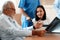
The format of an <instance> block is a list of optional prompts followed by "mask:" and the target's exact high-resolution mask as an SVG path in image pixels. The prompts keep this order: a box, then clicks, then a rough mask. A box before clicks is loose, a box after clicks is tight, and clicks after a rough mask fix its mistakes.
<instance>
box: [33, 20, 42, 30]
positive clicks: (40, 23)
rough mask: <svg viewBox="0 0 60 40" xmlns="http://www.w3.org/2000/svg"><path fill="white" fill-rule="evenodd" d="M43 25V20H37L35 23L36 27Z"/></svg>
mask: <svg viewBox="0 0 60 40" xmlns="http://www.w3.org/2000/svg"><path fill="white" fill-rule="evenodd" d="M42 26H43V22H41V21H37V22H36V23H35V24H34V27H35V29H39V28H41V27H42Z"/></svg>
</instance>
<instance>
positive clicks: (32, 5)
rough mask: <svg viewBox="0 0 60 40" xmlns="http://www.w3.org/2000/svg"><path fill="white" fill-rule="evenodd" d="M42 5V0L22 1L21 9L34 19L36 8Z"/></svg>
mask: <svg viewBox="0 0 60 40" xmlns="http://www.w3.org/2000/svg"><path fill="white" fill-rule="evenodd" d="M38 5H40V0H20V3H19V8H23V9H24V11H25V12H26V13H27V14H28V16H30V17H31V18H34V15H35V10H36V7H37V6H38Z"/></svg>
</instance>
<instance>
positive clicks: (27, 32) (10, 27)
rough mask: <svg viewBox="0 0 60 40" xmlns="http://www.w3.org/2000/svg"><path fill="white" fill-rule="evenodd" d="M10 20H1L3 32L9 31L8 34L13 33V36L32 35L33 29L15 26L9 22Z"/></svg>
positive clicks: (0, 28) (0, 26)
mask: <svg viewBox="0 0 60 40" xmlns="http://www.w3.org/2000/svg"><path fill="white" fill-rule="evenodd" d="M7 21H8V20H4V19H1V20H0V30H2V31H3V32H5V33H6V32H7V33H8V34H11V35H13V36H23V37H24V36H31V35H32V31H31V30H23V29H20V30H19V29H18V28H15V27H13V25H11V24H10V23H8V22H7Z"/></svg>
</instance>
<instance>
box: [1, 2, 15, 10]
mask: <svg viewBox="0 0 60 40" xmlns="http://www.w3.org/2000/svg"><path fill="white" fill-rule="evenodd" d="M11 4H13V6H14V3H13V2H11V1H7V2H5V4H4V5H3V9H2V11H3V10H5V9H7V8H9V7H10V6H11ZM14 8H15V7H14Z"/></svg>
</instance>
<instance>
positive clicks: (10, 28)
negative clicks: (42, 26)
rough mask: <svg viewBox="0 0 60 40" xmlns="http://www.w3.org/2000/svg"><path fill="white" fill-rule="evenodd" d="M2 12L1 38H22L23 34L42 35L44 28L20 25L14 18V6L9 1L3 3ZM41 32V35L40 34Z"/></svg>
mask: <svg viewBox="0 0 60 40" xmlns="http://www.w3.org/2000/svg"><path fill="white" fill-rule="evenodd" d="M2 12H3V14H2V15H1V16H0V37H1V40H24V38H23V37H25V36H32V35H38V36H42V35H44V34H45V30H43V31H42V30H40V31H36V30H34V29H33V30H27V29H22V27H21V26H20V25H19V24H18V23H17V22H16V20H14V18H13V17H14V15H15V13H16V12H15V6H14V4H13V3H12V2H11V1H7V2H6V3H5V4H4V5H3V11H2ZM41 34H42V35H41Z"/></svg>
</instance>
